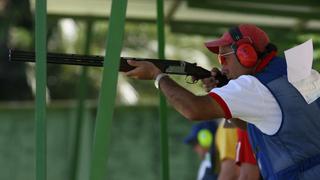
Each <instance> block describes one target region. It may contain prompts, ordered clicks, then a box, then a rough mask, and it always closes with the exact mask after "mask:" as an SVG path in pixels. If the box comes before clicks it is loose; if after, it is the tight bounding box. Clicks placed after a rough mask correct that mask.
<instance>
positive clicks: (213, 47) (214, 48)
mask: <svg viewBox="0 0 320 180" xmlns="http://www.w3.org/2000/svg"><path fill="white" fill-rule="evenodd" d="M204 44H205V46H206V47H207V48H208V49H209V50H210V51H211V52H213V53H216V54H219V46H226V45H228V44H230V42H228V41H226V40H225V39H223V38H220V39H217V40H214V41H209V42H206V43H204Z"/></svg>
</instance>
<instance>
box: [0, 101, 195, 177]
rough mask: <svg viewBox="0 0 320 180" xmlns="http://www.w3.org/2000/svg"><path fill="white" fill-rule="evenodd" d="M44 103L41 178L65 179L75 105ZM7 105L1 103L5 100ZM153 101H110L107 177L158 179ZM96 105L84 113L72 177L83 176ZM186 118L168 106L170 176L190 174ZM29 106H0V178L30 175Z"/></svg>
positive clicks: (157, 135)
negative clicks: (44, 156) (132, 103)
mask: <svg viewBox="0 0 320 180" xmlns="http://www.w3.org/2000/svg"><path fill="white" fill-rule="evenodd" d="M63 104H64V105H63V106H61V105H50V106H49V107H48V109H47V179H48V180H57V179H59V180H70V177H73V176H72V169H73V162H72V160H71V159H72V156H73V153H74V152H75V151H74V143H75V139H76V135H75V134H76V118H75V116H76V112H75V109H76V108H75V105H71V106H67V105H66V103H63ZM19 105H21V104H19ZM6 106H7V105H6ZM158 114H159V112H158V107H156V106H151V107H149V106H134V107H116V108H115V111H114V118H113V123H112V128H111V129H112V130H111V131H112V135H111V136H112V139H111V142H110V144H111V145H110V147H109V148H110V149H109V160H108V167H107V169H106V174H108V177H107V178H108V179H110V180H128V179H130V180H141V179H145V180H160V179H161V176H162V172H161V164H160V163H159V162H160V161H161V155H160V153H161V147H160V143H159V139H160V129H159V119H158ZM95 115H96V108H89V110H87V111H85V113H84V121H83V126H82V129H81V132H82V133H81V137H80V149H78V150H79V151H78V152H79V164H78V168H79V169H78V171H77V172H78V173H77V178H78V179H79V180H88V179H89V169H90V168H89V167H90V159H89V158H90V152H91V151H90V150H91V148H92V136H93V128H94V121H95V117H94V116H95ZM190 126H191V122H188V120H186V119H184V118H183V117H182V116H181V115H180V114H178V113H177V112H176V111H174V110H172V109H169V110H168V127H169V129H168V132H169V146H170V148H169V149H170V152H169V156H170V167H171V171H170V179H183V180H193V179H195V178H196V173H197V168H198V163H199V161H198V157H197V155H196V154H195V153H193V152H192V149H191V148H190V147H188V146H186V145H184V144H183V142H182V140H183V138H184V137H185V136H186V135H187V133H188V131H189V128H190ZM34 141H35V127H34V109H33V108H30V107H19V108H7V107H6V108H4V107H3V106H2V107H0V159H1V161H0V179H10V180H22V179H23V180H34V179H35V173H36V171H35V146H34V144H35V142H34Z"/></svg>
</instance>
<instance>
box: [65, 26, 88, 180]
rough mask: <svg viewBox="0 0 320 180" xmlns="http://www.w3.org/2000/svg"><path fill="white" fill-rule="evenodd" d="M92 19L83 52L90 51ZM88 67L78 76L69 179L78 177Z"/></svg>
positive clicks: (74, 179) (72, 179) (83, 68)
mask: <svg viewBox="0 0 320 180" xmlns="http://www.w3.org/2000/svg"><path fill="white" fill-rule="evenodd" d="M92 24H93V22H92V21H87V22H86V31H85V33H86V38H85V45H84V54H89V53H90V40H91V35H92ZM87 74H88V68H87V67H82V72H81V76H80V81H79V84H78V88H77V90H78V106H77V114H76V127H75V142H74V146H73V148H74V151H73V153H72V159H71V174H70V175H71V177H70V179H71V180H76V179H78V177H77V174H78V169H79V154H80V150H81V149H80V148H81V143H80V142H81V132H82V127H83V120H84V119H83V117H84V115H85V113H84V112H85V110H86V106H85V100H86V95H87V83H88V78H87Z"/></svg>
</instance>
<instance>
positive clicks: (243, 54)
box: [229, 27, 258, 68]
mask: <svg viewBox="0 0 320 180" xmlns="http://www.w3.org/2000/svg"><path fill="white" fill-rule="evenodd" d="M229 33H230V35H231V37H232V39H233V40H234V41H235V42H234V43H233V44H232V45H231V48H232V49H233V51H234V52H235V55H236V56H237V59H238V61H239V62H240V64H241V65H242V66H244V67H247V68H251V67H253V66H255V65H256V64H257V61H258V54H257V52H256V50H255V48H254V47H253V45H252V43H253V42H252V40H251V39H250V37H243V36H242V33H241V32H240V29H239V28H238V27H234V28H231V29H230V30H229Z"/></svg>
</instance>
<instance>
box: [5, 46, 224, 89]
mask: <svg viewBox="0 0 320 180" xmlns="http://www.w3.org/2000/svg"><path fill="white" fill-rule="evenodd" d="M9 60H10V61H19V62H35V53H34V52H28V51H20V50H12V49H10V50H9ZM103 60H104V57H103V56H91V55H78V54H61V53H48V54H47V62H48V63H53V64H67V65H81V66H98V67H102V66H103ZM127 60H135V61H149V62H152V63H153V64H154V65H155V66H157V67H158V68H159V69H160V70H161V71H162V72H164V73H168V74H179V75H187V76H193V77H194V78H196V79H204V78H208V77H211V73H210V71H208V70H206V69H204V68H202V67H200V66H197V65H196V63H194V64H192V63H189V62H186V61H179V60H167V59H149V58H133V57H121V59H120V71H121V72H127V71H130V70H132V69H134V67H133V66H130V65H129V64H128V63H127ZM216 79H218V80H219V82H220V83H219V87H220V86H223V85H225V84H226V83H227V82H228V80H227V78H226V77H225V76H223V75H222V74H219V75H218V76H216Z"/></svg>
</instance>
